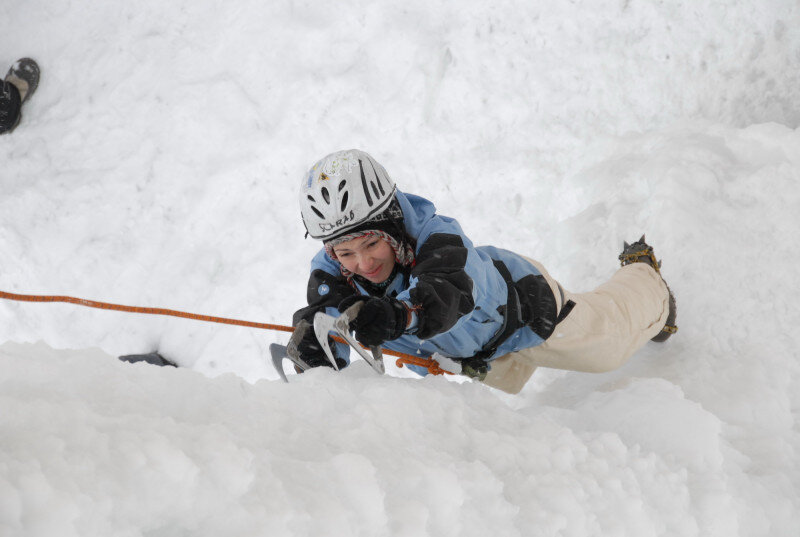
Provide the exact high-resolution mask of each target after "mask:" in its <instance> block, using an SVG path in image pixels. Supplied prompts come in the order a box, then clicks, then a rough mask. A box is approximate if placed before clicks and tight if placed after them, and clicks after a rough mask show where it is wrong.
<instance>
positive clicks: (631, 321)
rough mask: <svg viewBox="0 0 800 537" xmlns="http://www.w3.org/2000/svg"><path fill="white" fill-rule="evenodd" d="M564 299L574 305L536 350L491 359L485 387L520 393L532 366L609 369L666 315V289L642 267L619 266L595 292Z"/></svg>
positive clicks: (640, 344) (643, 340) (655, 330)
mask: <svg viewBox="0 0 800 537" xmlns="http://www.w3.org/2000/svg"><path fill="white" fill-rule="evenodd" d="M537 266H538V264H537ZM542 274H544V275H545V278H546V279H547V281H548V283H551V282H552V283H551V287H552V286H553V285H555V286H558V284H557V283H556V282H555V281H554V280H552V278H550V275H549V274H547V273H546V272H542ZM564 295H565V298H566V300H573V301H574V302H575V307H574V308H573V309H572V311H571V312H570V314H569V315H567V317H566V319H564V320H563V321H562V322H561V323H559V324H558V325H557V326H556V329H555V331H554V332H553V335H551V336H550V337H549V338H548V339H547V341H545V342H544V343H542V344H541V345H539V346H537V347H531V348H529V349H523V350H521V351H518V352H514V353H510V354H507V355H505V356H501V357H499V358H497V359H496V360H494V361H492V363H491V365H492V368H491V370H490V371H489V374H488V375H487V376H486V379H485V380H484V383H485V384H488V385H489V386H492V387H494V388H498V389H500V390H503V391H505V392H508V393H519V391H520V390H521V389H522V387H523V386H524V385H525V383H526V382H527V381H528V379H529V378H530V377H531V375H533V372H534V371H535V369H536V368H537V367H551V368H556V369H568V370H572V371H585V372H591V373H600V372H604V371H611V370H612V369H616V368H617V367H619V366H621V365H622V364H624V363H625V362H626V361H627V360H628V358H630V356H631V355H632V354H633V353H634V352H636V351H637V350H638V349H640V348H641V347H643V346H644V344H645V343H647V342H648V341H649V340H650V339H651V338H652V337H653V336H655V335H656V334H658V333H659V332H660V331H661V328H663V326H664V324H666V322H667V315H668V314H669V292H668V291H667V286H666V284H664V281H663V280H662V279H661V276H659V274H658V273H657V272H656V271H655V270H654V269H653V268H652V267H650V266H649V265H647V264H645V263H633V264H631V265H627V266H625V267H622V268H621V269H619V270H618V271H617V272H616V273H615V274H614V276H612V277H611V279H610V280H609V281H608V282H606V283H604V284H603V285H601V286H600V287H598V288H597V289H595V290H594V291H591V292H588V293H579V294H572V293H569V292H566V291H565V292H564ZM558 298H559V297H558V295H557V299H558ZM560 307H561V306H560V305H559V310H560Z"/></svg>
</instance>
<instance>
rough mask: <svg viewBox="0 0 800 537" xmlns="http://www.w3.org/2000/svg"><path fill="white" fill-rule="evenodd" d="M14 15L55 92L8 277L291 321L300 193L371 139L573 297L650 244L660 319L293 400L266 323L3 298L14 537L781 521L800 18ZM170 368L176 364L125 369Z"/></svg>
mask: <svg viewBox="0 0 800 537" xmlns="http://www.w3.org/2000/svg"><path fill="white" fill-rule="evenodd" d="M2 13H3V16H2V17H0V50H2V51H3V58H4V59H2V58H0V60H1V61H5V62H7V63H10V62H11V61H13V60H14V59H16V58H17V57H19V56H22V55H30V56H32V57H34V58H36V59H37V60H38V61H39V62H40V64H41V66H42V69H43V79H42V84H41V86H40V88H39V90H38V92H37V94H36V95H35V96H34V98H33V99H32V100H31V102H30V103H29V104H27V105H26V107H25V109H24V119H23V123H22V125H21V126H20V127H19V128H18V129H17V131H15V132H14V133H13V135H11V136H3V137H1V138H0V159H2V167H0V185H1V186H2V192H3V196H2V197H0V251H2V252H3V254H4V255H3V256H2V259H3V262H2V264H0V267H1V268H0V289H1V290H5V291H10V292H19V293H38V294H67V295H72V296H79V297H82V298H88V299H96V300H106V301H111V302H117V303H123V304H135V305H143V306H161V307H168V308H174V309H181V310H187V311H195V312H198V313H204V314H210V315H218V316H225V317H236V318H243V319H248V320H254V321H261V322H273V323H280V324H289V322H290V319H291V314H292V312H293V311H294V310H295V309H296V308H297V307H299V306H300V305H301V304H302V303H303V300H304V295H305V279H306V267H307V266H308V265H307V263H308V260H309V259H310V257H311V256H312V255H313V253H314V252H315V250H316V248H317V247H318V246H319V245H318V243H315V242H313V241H311V240H303V228H302V224H301V223H300V220H299V215H298V209H297V203H296V195H297V193H296V186H297V184H298V182H299V180H300V177H301V175H302V174H303V172H304V171H305V169H306V168H307V167H308V166H309V165H310V164H311V163H312V162H314V161H315V160H316V159H317V158H319V157H320V156H322V155H324V154H327V153H329V152H331V151H334V150H337V149H342V148H347V147H359V148H362V149H364V150H367V151H369V152H370V153H372V154H373V155H374V156H375V157H376V158H377V159H378V160H380V161H381V162H382V163H383V164H384V166H385V167H386V168H387V170H388V171H389V173H390V174H391V175H392V176H393V178H394V179H395V180H396V181H397V182H398V184H399V185H400V186H401V188H403V189H404V190H406V191H409V192H415V193H419V194H422V195H425V196H427V197H430V198H431V199H433V200H434V201H435V202H436V203H437V205H438V207H439V209H440V212H442V213H443V214H447V215H451V216H455V217H457V218H458V219H459V220H460V221H461V222H462V224H463V227H464V228H465V230H466V231H467V233H468V234H469V235H470V236H471V237H472V238H473V239H474V241H475V242H476V243H478V244H483V243H491V244H495V245H497V246H501V247H505V248H510V249H514V250H517V251H519V252H521V253H525V254H527V255H530V256H532V257H535V258H537V259H539V260H540V261H542V262H543V263H544V264H545V266H546V267H547V268H548V270H549V271H550V272H551V274H553V275H554V276H555V277H556V278H558V279H559V280H560V281H561V282H562V283H563V284H564V285H565V286H566V287H567V288H569V289H571V290H575V291H581V290H586V289H590V288H591V287H592V286H594V285H597V284H598V283H600V282H602V281H603V279H604V278H606V277H608V276H609V275H610V274H611V273H612V271H613V270H614V268H615V266H616V255H617V253H618V251H619V249H620V246H621V243H622V241H623V240H631V239H635V238H638V236H639V235H640V234H641V233H642V232H647V236H648V239H650V241H651V242H652V243H653V244H655V247H656V253H657V254H658V255H659V256H660V257H663V259H664V274H665V277H666V278H667V280H668V282H669V284H670V286H671V287H672V289H673V290H674V291H675V293H676V295H677V299H678V308H679V315H678V321H679V326H680V332H679V333H678V335H677V336H675V337H674V338H672V339H670V341H669V342H668V343H666V344H665V345H661V346H659V345H655V344H651V345H648V347H646V348H645V349H643V350H642V351H641V352H640V353H638V354H637V356H635V357H634V358H633V359H632V360H631V361H630V362H629V363H628V364H627V365H625V366H624V367H623V368H621V369H619V370H618V371H615V372H612V373H607V374H602V375H592V374H581V373H572V372H563V371H555V370H539V371H537V373H536V374H535V375H534V378H533V380H532V381H531V383H530V384H529V385H528V386H527V387H526V388H525V389H524V391H523V392H522V393H521V394H520V395H518V396H514V397H512V396H507V395H504V394H501V393H498V392H495V391H492V390H490V389H487V388H485V387H482V386H478V385H475V384H472V383H465V384H456V383H452V382H448V381H447V380H444V379H441V378H428V379H424V380H421V381H417V380H410V379H407V378H398V377H405V376H407V375H406V374H405V372H404V371H398V370H396V369H394V368H392V367H390V368H389V375H387V376H385V377H378V376H376V375H375V374H374V373H373V372H371V371H370V370H369V369H368V368H367V367H366V366H365V365H364V364H363V363H360V362H357V363H355V364H354V366H353V367H352V368H350V369H348V370H346V371H345V372H343V373H341V374H338V375H337V374H334V373H332V372H329V371H314V372H312V373H309V374H307V375H304V376H302V377H296V376H295V377H292V381H293V382H292V383H291V384H289V385H284V384H282V383H280V382H278V381H276V378H277V374H276V373H275V371H273V370H272V366H271V364H269V363H268V356H267V352H266V349H267V345H268V344H269V343H271V342H273V341H279V342H285V341H286V335H285V334H280V333H274V332H267V331H256V330H252V329H245V328H235V327H229V326H220V325H210V324H206V323H200V322H194V321H187V320H181V319H173V318H162V317H147V316H137V315H131V314H122V313H112V312H105V311H97V310H91V309H87V308H81V307H77V306H71V305H42V304H20V303H12V302H6V301H3V302H0V342H6V343H4V344H2V345H0V409H2V410H1V411H0V535H25V536H28V535H30V536H36V535H48V536H49V535H54V534H58V535H66V536H68V535H81V536H85V535H123V536H128V535H130V536H154V535H181V534H190V535H218V534H220V533H225V534H230V535H242V536H245V535H247V536H250V535H271V536H272V535H320V534H327V535H409V536H411V535H415V536H416V535H437V536H439V535H486V534H488V533H490V532H492V533H496V534H498V535H537V536H538V535H600V534H602V535H631V536H633V535H635V536H637V537H638V536H642V535H645V536H646V535H659V536H661V535H679V536H692V535H698V536H703V537H706V536H725V537H729V536H795V535H797V534H798V531H800V514H798V513H800V463H799V462H798V452H799V451H800V431H798V425H797V418H798V414H800V396H798V395H797V393H798V390H797V386H798V381H800V365H798V358H800V356H798V351H797V350H796V349H797V341H798V333H800V330H799V329H798V328H797V327H798V326H800V313H798V308H797V306H796V304H797V303H798V302H800V290H798V286H797V284H796V273H797V268H796V267H798V266H800V254H798V250H797V249H796V248H794V247H793V245H792V241H793V238H794V235H795V234H796V233H797V231H798V229H799V228H800V215H798V212H797V207H799V206H800V186H798V181H799V180H800V129H798V126H799V125H800V105H798V103H800V70H798V69H797V66H798V62H799V61H800V7H798V5H797V3H796V2H793V1H789V0H786V1H777V0H761V1H755V0H752V1H745V0H742V1H738V2H706V3H695V2H682V1H678V0H667V1H664V2H645V1H642V0H625V1H622V0H620V1H613V2H612V1H597V2H588V1H575V2H567V1H563V0H558V1H556V2H512V1H499V2H494V3H492V5H491V6H490V5H484V3H482V2H476V1H465V2H458V3H445V2H420V1H414V0H411V1H404V2H380V3H378V2H366V1H360V0H347V1H345V2H340V3H321V2H308V1H307V2H301V1H297V2H294V1H288V0H287V1H283V2H272V3H263V2H256V1H237V2H236V3H231V2H221V1H200V2H197V1H195V2H189V1H187V0H176V1H174V2H169V3H165V2H156V1H154V0H144V1H142V2H139V3H137V5H135V6H134V5H133V4H122V3H114V2H106V3H96V2H88V1H86V0H75V1H72V2H46V1H43V0H27V1H24V2H23V1H19V0H6V1H5V2H4V4H3V8H2ZM37 342H38V343H37ZM156 348H158V349H160V350H161V352H163V353H164V354H165V355H167V356H168V357H170V358H171V359H173V360H175V361H177V362H178V363H179V364H180V365H181V366H182V367H181V368H180V369H177V370H176V369H171V368H169V369H165V368H156V367H152V366H145V365H136V366H133V365H128V364H122V363H119V362H117V361H116V360H115V359H114V358H113V356H116V355H119V354H129V353H135V352H146V351H150V350H153V349H156ZM57 349H61V350H57ZM63 349H78V350H63Z"/></svg>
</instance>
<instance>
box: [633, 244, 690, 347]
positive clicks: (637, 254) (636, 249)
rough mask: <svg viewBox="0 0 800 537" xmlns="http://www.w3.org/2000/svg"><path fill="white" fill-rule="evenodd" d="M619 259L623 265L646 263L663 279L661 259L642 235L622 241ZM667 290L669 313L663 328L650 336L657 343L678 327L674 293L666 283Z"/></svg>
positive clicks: (667, 337)
mask: <svg viewBox="0 0 800 537" xmlns="http://www.w3.org/2000/svg"><path fill="white" fill-rule="evenodd" d="M619 261H620V263H621V264H622V266H623V267H624V266H625V265H630V264H631V263H647V264H648V265H650V266H651V267H653V268H654V269H655V271H656V272H658V275H659V276H661V280H662V281H663V280H664V276H662V274H661V261H659V260H657V259H656V255H655V253H654V252H653V247H652V246H650V245H649V244H647V242H645V239H644V235H642V238H641V239H639V240H638V241H636V242H634V243H633V244H628V243H627V242H626V243H624V246H623V249H622V253H621V254H620V255H619ZM664 285H667V282H666V281H664ZM667 291H668V292H669V313H668V314H667V322H666V324H665V325H664V328H662V329H661V332H659V333H658V334H656V335H655V337H653V338H652V341H656V342H658V343H661V342H664V341H666V340H667V339H669V336H671V335H672V334H674V333H675V332H677V331H678V327H677V325H676V324H675V318H676V317H677V315H678V307H677V305H676V303H675V295H673V294H672V289H670V288H669V285H667Z"/></svg>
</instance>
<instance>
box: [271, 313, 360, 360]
mask: <svg viewBox="0 0 800 537" xmlns="http://www.w3.org/2000/svg"><path fill="white" fill-rule="evenodd" d="M328 345H330V347H331V352H333V357H334V358H335V359H336V365H338V366H339V369H342V368H344V367H347V361H345V360H344V359H343V358H339V357H338V356H336V342H335V341H333V338H331V337H328ZM286 352H287V354H289V356H291V357H292V358H300V359H301V360H302V361H304V362H305V363H306V364H308V366H309V367H320V366H327V367H333V366H332V365H331V362H330V361H329V360H328V357H327V356H326V355H325V351H324V350H323V349H322V345H320V343H319V340H318V339H317V336H316V335H315V334H314V327H313V326H311V323H309V322H308V321H305V320H303V321H300V322H299V323H297V326H296V327H295V328H294V333H293V334H292V337H291V339H290V340H289V345H287V346H286Z"/></svg>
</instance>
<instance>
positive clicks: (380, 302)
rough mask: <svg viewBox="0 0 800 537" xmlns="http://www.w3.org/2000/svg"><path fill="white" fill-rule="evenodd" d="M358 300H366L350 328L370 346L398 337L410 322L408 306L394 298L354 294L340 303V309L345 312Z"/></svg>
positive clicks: (360, 339) (357, 337) (362, 341)
mask: <svg viewBox="0 0 800 537" xmlns="http://www.w3.org/2000/svg"><path fill="white" fill-rule="evenodd" d="M357 302H364V305H363V306H362V307H361V310H360V311H359V312H358V315H357V316H356V318H355V319H351V321H350V328H351V329H352V330H354V331H355V333H356V339H357V340H358V341H359V342H361V344H363V345H366V346H368V347H379V346H380V345H381V343H383V342H384V341H389V340H392V339H397V338H399V337H400V336H402V335H403V331H404V330H405V329H406V326H407V324H408V308H407V307H406V306H405V304H403V303H402V302H400V301H399V300H397V299H394V298H387V297H383V298H374V297H369V296H364V295H354V296H350V297H347V298H345V299H344V300H342V301H341V302H340V303H339V306H338V308H339V311H340V312H344V311H345V310H346V309H347V308H349V307H350V306H352V305H353V304H355V303H357Z"/></svg>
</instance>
